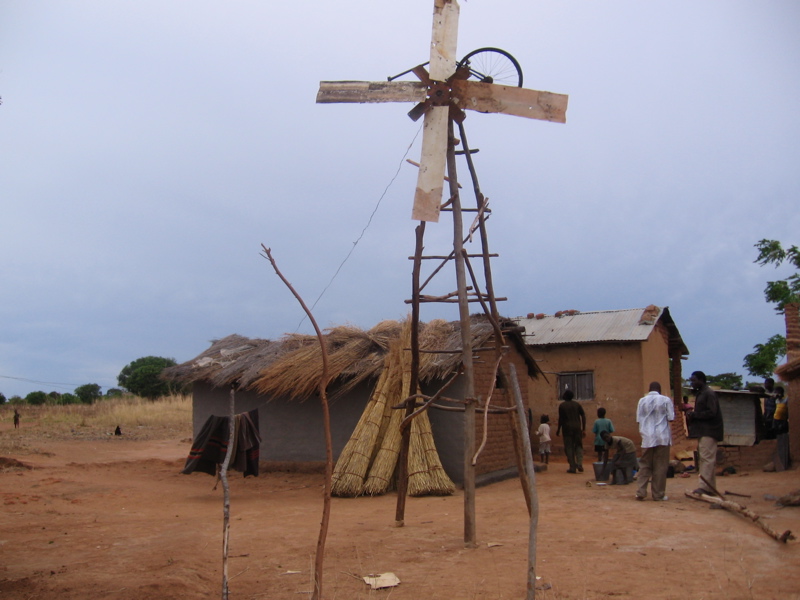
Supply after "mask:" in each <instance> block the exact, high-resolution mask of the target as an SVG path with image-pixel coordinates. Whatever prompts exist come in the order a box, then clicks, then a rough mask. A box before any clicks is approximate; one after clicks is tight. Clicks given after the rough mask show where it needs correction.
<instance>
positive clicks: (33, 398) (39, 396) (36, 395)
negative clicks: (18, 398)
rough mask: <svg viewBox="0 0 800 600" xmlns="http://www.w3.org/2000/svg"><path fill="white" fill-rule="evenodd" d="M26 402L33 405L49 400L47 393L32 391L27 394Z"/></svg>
mask: <svg viewBox="0 0 800 600" xmlns="http://www.w3.org/2000/svg"><path fill="white" fill-rule="evenodd" d="M25 402H27V403H28V404H33V405H40V404H44V403H45V402H47V394H45V393H44V392H31V393H30V394H28V395H27V396H25Z"/></svg>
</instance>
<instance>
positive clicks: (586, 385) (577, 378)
mask: <svg viewBox="0 0 800 600" xmlns="http://www.w3.org/2000/svg"><path fill="white" fill-rule="evenodd" d="M567 389H570V390H572V392H573V393H574V394H575V398H574V399H575V400H578V401H581V402H591V401H592V400H594V398H595V386H594V371H564V372H561V373H558V399H559V400H561V398H562V396H563V395H564V391H565V390H567ZM587 394H588V396H587Z"/></svg>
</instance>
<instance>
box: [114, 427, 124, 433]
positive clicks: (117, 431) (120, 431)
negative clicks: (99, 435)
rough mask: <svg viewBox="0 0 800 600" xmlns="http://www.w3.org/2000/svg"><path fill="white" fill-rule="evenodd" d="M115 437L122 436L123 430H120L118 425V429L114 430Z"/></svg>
mask: <svg viewBox="0 0 800 600" xmlns="http://www.w3.org/2000/svg"><path fill="white" fill-rule="evenodd" d="M114 435H122V429H120V428H119V425H117V428H116V429H115V430H114Z"/></svg>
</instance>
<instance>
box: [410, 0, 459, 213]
mask: <svg viewBox="0 0 800 600" xmlns="http://www.w3.org/2000/svg"><path fill="white" fill-rule="evenodd" d="M458 13H459V7H458V2H456V0H434V3H433V27H432V31H431V60H430V64H429V67H430V79H431V80H433V81H446V80H447V79H448V78H449V77H450V76H451V75H452V74H453V73H454V72H455V70H456V46H457V41H458ZM418 76H419V75H418ZM427 83H428V85H429V86H430V85H431V83H432V82H430V81H429V82H427ZM412 112H413V111H412ZM412 118H413V117H412ZM449 118H450V108H449V107H448V106H430V108H429V109H428V110H427V112H425V121H424V122H423V128H422V155H421V157H420V159H419V163H420V167H419V176H418V177H417V189H416V191H415V193H414V208H413V210H412V211H411V218H412V219H415V220H417V221H433V222H438V221H439V207H440V206H441V204H442V187H443V186H444V171H445V164H446V163H447V124H448V121H449Z"/></svg>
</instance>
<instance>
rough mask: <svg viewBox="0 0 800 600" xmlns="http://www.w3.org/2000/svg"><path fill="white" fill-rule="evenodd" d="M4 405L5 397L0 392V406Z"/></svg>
mask: <svg viewBox="0 0 800 600" xmlns="http://www.w3.org/2000/svg"><path fill="white" fill-rule="evenodd" d="M5 403H6V397H5V396H4V395H3V393H2V392H0V404H5Z"/></svg>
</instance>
